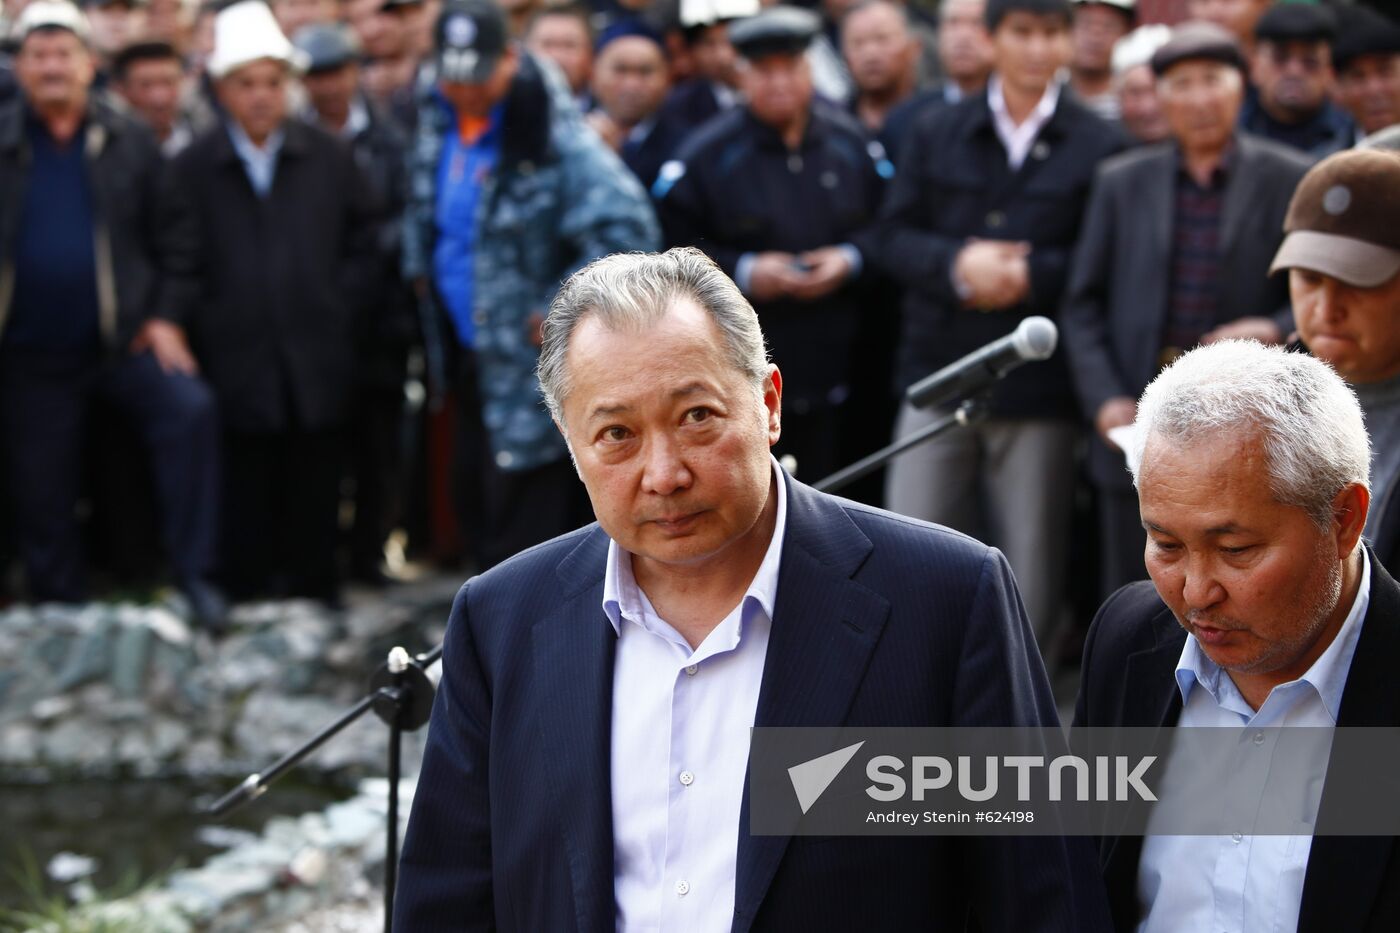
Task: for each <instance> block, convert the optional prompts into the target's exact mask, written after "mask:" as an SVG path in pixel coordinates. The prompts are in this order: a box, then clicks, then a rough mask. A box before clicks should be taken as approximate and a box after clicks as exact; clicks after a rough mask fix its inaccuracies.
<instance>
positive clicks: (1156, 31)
mask: <svg viewBox="0 0 1400 933" xmlns="http://www.w3.org/2000/svg"><path fill="white" fill-rule="evenodd" d="M1171 35H1172V30H1171V27H1170V26H1163V25H1162V24H1161V23H1151V24H1149V25H1147V26H1139V27H1138V28H1136V29H1134V30H1133V31H1132V32H1130V33H1128V34H1127V35H1126V36H1124V37H1123V38H1121V39H1119V40H1118V41H1117V42H1116V43H1114V46H1113V92H1114V93H1115V94H1117V95H1118V120H1119V122H1120V123H1121V124H1122V125H1123V129H1124V130H1126V131H1127V133H1128V135H1129V136H1131V137H1132V138H1133V141H1134V142H1138V143H1144V144H1149V143H1159V142H1162V141H1163V140H1165V139H1166V138H1167V137H1168V136H1170V135H1171V127H1170V126H1169V125H1168V124H1167V116H1166V114H1165V113H1163V112H1162V102H1161V101H1160V100H1158V99H1157V76H1156V75H1155V74H1153V73H1152V56H1153V55H1154V54H1155V53H1156V51H1157V50H1158V49H1160V48H1161V47H1162V46H1163V45H1166V43H1167V40H1168V39H1170V38H1171Z"/></svg>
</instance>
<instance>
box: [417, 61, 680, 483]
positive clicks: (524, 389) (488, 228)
mask: <svg viewBox="0 0 1400 933" xmlns="http://www.w3.org/2000/svg"><path fill="white" fill-rule="evenodd" d="M520 59H521V61H520V70H519V72H518V73H517V75H516V77H515V80H514V81H513V82H512V84H511V88H510V91H509V92H508V94H507V96H506V101H505V111H504V116H503V125H504V137H503V140H502V144H501V154H500V159H499V161H498V163H497V166H496V170H495V171H494V172H493V173H492V174H491V175H490V176H489V177H488V178H487V179H486V180H485V181H484V183H483V187H482V190H481V196H480V200H479V202H478V204H477V210H476V236H475V251H474V254H473V266H474V277H475V286H474V293H475V294H474V299H473V300H474V306H475V310H474V322H475V324H476V338H475V348H476V354H477V371H478V374H479V375H478V378H479V384H480V391H481V398H482V420H483V422H484V423H485V425H486V428H487V431H488V433H489V434H490V438H491V450H492V454H493V455H494V457H495V460H496V464H497V466H499V467H501V468H502V469H505V470H525V469H530V468H532V467H536V466H541V465H543V464H546V463H550V462H552V461H555V460H558V459H560V458H562V457H563V456H564V454H565V452H566V450H565V446H564V441H563V438H562V437H561V436H560V435H559V432H558V431H557V430H556V429H555V428H554V425H553V424H552V423H551V421H550V418H549V414H548V412H546V410H545V407H544V401H543V399H542V398H541V396H540V390H539V383H538V381H537V380H536V378H535V364H536V363H537V362H538V359H539V349H538V348H537V347H536V346H535V345H534V343H533V341H532V340H531V328H530V326H529V319H530V316H531V315H532V314H537V313H538V314H543V313H545V312H547V311H548V309H549V303H550V301H551V300H552V299H553V297H554V293H555V292H556V291H557V290H558V288H559V285H560V283H561V282H562V281H563V280H564V279H566V278H568V276H569V275H571V274H572V273H573V272H575V271H576V270H578V269H580V268H582V267H583V266H585V265H587V264H588V263H589V262H591V261H592V260H594V259H597V258H598V257H600V256H606V255H608V254H609V253H616V252H623V251H633V250H654V249H657V248H658V246H659V244H660V239H661V236H660V231H659V228H658V226H657V222H656V217H655V214H654V213H653V211H652V207H651V202H650V200H649V199H648V198H647V195H646V193H645V192H644V191H643V190H642V188H641V186H640V185H639V184H638V182H637V180H636V178H635V177H634V176H633V175H632V173H631V172H630V171H629V170H628V169H627V168H626V167H625V166H624V165H623V164H622V162H621V161H620V160H619V159H618V158H617V156H616V155H615V154H614V153H613V152H612V151H611V150H609V149H608V148H607V147H606V146H604V145H603V143H602V141H601V140H600V139H599V138H598V137H597V135H596V134H595V133H594V132H593V131H592V130H591V129H589V128H588V127H587V126H586V125H585V124H584V123H583V120H582V118H581V117H580V116H579V114H578V110H577V108H576V107H575V105H574V102H573V100H572V98H571V97H570V96H569V93H568V90H567V89H566V87H565V85H564V81H563V79H562V78H561V77H560V76H559V75H558V73H557V72H556V71H555V70H554V69H553V66H550V65H546V64H543V63H541V62H540V60H539V59H536V58H534V57H533V56H531V55H530V54H528V53H526V52H523V51H522V52H521V53H520ZM455 131H456V127H455V121H454V116H453V114H452V113H451V111H450V110H449V109H447V108H446V107H445V106H444V104H443V102H442V99H441V97H440V96H439V95H438V93H437V89H436V83H435V82H432V81H429V82H426V83H425V84H424V86H422V87H421V88H420V96H419V119H418V130H417V133H416V136H415V139H414V144H413V147H412V149H411V151H410V153H409V195H408V204H407V208H406V215H405V222H404V231H403V240H404V274H405V276H406V277H407V278H408V279H409V280H410V281H411V280H414V279H419V278H427V279H429V280H431V279H432V276H431V274H430V273H431V271H432V257H433V241H434V237H435V231H436V220H435V216H434V215H435V210H436V190H435V189H436V184H437V170H438V164H439V161H440V159H441V155H442V146H443V139H444V137H445V135H446V134H447V133H448V132H455ZM431 292H432V289H431V288H429V289H426V290H425V295H426V297H425V298H424V301H423V307H422V314H423V329H424V333H425V343H426V346H427V355H428V368H429V378H430V382H431V383H432V385H433V388H434V390H435V391H441V388H442V386H443V384H444V378H443V377H444V372H445V370H446V366H447V361H448V354H449V353H450V352H453V348H454V347H455V341H454V340H453V339H452V338H451V337H450V336H449V335H450V326H451V325H450V324H449V323H448V321H447V318H446V315H445V314H444V313H443V311H442V309H441V307H440V305H439V303H438V301H437V299H436V297H435V296H433V295H432V294H431Z"/></svg>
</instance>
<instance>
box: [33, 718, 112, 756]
mask: <svg viewBox="0 0 1400 933" xmlns="http://www.w3.org/2000/svg"><path fill="white" fill-rule="evenodd" d="M111 754H112V736H111V733H110V732H109V731H108V730H107V729H106V728H104V727H102V726H94V725H93V724H92V723H90V722H85V721H83V720H81V719H69V720H66V721H65V722H61V723H59V724H58V725H57V726H56V727H54V728H53V729H51V730H50V731H49V732H47V733H46V734H45V735H44V739H43V761H44V763H45V764H48V765H52V766H57V767H60V768H74V767H76V768H81V767H85V766H87V765H93V764H97V763H100V762H103V761H106V760H108V759H110V757H111Z"/></svg>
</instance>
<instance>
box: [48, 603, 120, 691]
mask: <svg viewBox="0 0 1400 933" xmlns="http://www.w3.org/2000/svg"><path fill="white" fill-rule="evenodd" d="M93 619H94V621H93V622H92V624H91V626H90V627H89V629H88V631H87V632H85V633H84V634H83V636H82V637H80V638H78V639H77V640H76V641H75V642H73V644H72V646H71V647H70V648H69V650H68V657H67V658H66V659H65V660H64V662H63V667H62V668H61V669H60V670H59V672H58V674H57V675H56V676H55V678H54V687H55V688H56V689H58V690H71V689H73V688H74V687H77V686H81V685H82V684H85V683H88V682H89V681H91V680H95V679H97V678H99V677H105V676H106V675H107V671H108V670H109V669H110V667H111V665H112V643H113V637H112V625H111V620H110V618H108V617H103V616H94V617H93Z"/></svg>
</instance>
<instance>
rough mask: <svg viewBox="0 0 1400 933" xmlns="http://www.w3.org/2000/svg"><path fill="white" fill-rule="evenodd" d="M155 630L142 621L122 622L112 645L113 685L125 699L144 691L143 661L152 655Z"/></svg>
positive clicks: (144, 667)
mask: <svg viewBox="0 0 1400 933" xmlns="http://www.w3.org/2000/svg"><path fill="white" fill-rule="evenodd" d="M154 639H155V633H154V632H153V631H152V630H151V628H150V627H148V626H146V625H141V624H130V625H124V626H122V628H121V630H120V631H119V632H118V633H117V636H116V642H115V643H114V644H113V646H112V670H111V682H112V687H113V688H114V689H115V690H116V691H117V695H118V696H120V697H124V698H126V699H131V698H133V697H138V696H140V695H141V694H142V693H144V692H145V686H146V664H147V662H148V661H149V660H150V656H151V644H152V641H153V640H154Z"/></svg>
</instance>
